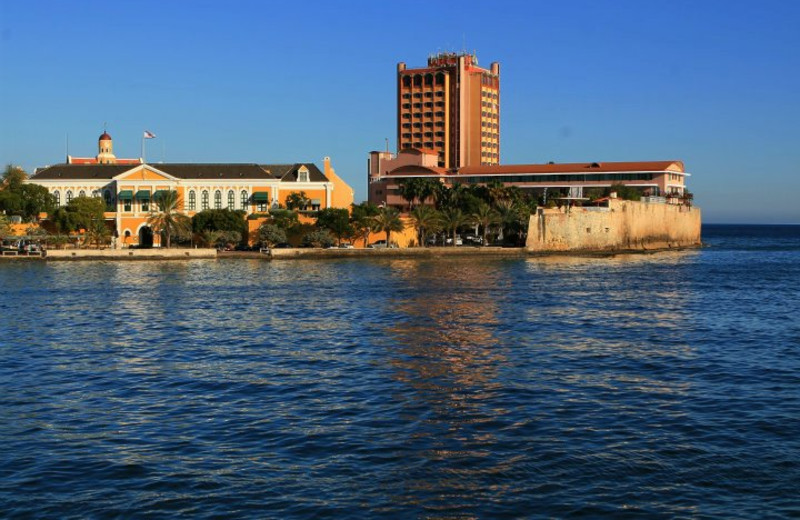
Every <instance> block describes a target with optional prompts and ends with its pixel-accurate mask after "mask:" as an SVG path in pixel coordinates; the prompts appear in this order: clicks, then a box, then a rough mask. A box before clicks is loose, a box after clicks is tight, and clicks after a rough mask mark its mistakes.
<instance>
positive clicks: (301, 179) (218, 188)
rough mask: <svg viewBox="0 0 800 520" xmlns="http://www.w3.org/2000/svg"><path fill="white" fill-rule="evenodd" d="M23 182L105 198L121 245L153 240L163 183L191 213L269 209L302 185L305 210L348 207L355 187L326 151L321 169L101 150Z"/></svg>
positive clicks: (60, 197) (65, 194)
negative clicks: (126, 157)
mask: <svg viewBox="0 0 800 520" xmlns="http://www.w3.org/2000/svg"><path fill="white" fill-rule="evenodd" d="M103 135H104V136H107V137H108V139H104V138H103V136H101V139H100V143H101V146H102V147H103V149H105V150H108V151H109V152H110V151H111V150H112V149H111V148H110V146H109V147H106V146H105V144H106V143H104V141H108V142H109V143H110V141H111V139H110V136H108V134H106V133H105V132H104V134H103ZM103 153H104V152H103V151H102V150H101V152H100V154H99V155H101V154H103ZM105 153H108V152H105ZM28 182H31V183H34V184H38V185H41V186H44V187H46V188H47V189H48V191H49V192H50V194H51V195H52V196H53V197H54V199H55V201H56V204H57V205H58V206H66V205H67V204H69V202H70V201H71V200H72V199H74V198H76V197H82V196H86V197H99V198H102V199H103V200H104V201H105V204H106V213H105V218H106V222H107V224H108V225H109V227H111V228H112V229H113V230H114V236H115V238H117V239H118V240H117V241H116V243H117V244H118V245H119V246H121V247H122V246H128V245H150V244H149V243H148V242H149V241H150V239H151V236H152V233H151V230H150V229H149V227H148V225H147V219H148V217H149V216H150V215H151V214H152V213H153V212H154V211H155V210H156V209H157V208H156V205H155V199H156V196H157V194H158V193H159V192H161V191H177V192H178V195H179V198H180V203H179V207H178V210H179V211H181V212H183V213H185V214H186V215H188V216H192V215H194V214H196V213H197V212H200V211H203V210H206V209H231V210H241V211H244V213H245V214H246V215H248V216H249V215H252V214H255V213H266V212H268V211H269V209H270V208H274V207H278V206H279V205H283V206H285V205H286V199H287V197H289V195H291V194H292V193H299V192H304V193H305V195H306V197H307V199H308V207H307V208H305V209H307V210H310V211H313V210H319V209H324V208H331V207H337V208H349V207H350V205H351V204H352V202H353V190H352V188H350V186H348V185H347V184H346V183H345V182H344V181H343V180H342V179H341V178H339V176H338V175H336V172H335V171H334V169H333V168H332V167H331V162H330V159H329V158H328V157H325V158H324V160H323V169H322V170H320V169H319V168H318V167H317V166H316V165H315V164H314V163H292V164H239V163H231V164H224V163H222V164H208V163H158V164H147V163H142V162H135V163H128V162H125V163H120V162H119V161H117V162H113V161H112V160H111V159H109V158H108V157H107V156H105V158H104V160H97V161H95V162H90V163H84V162H71V163H70V162H67V163H65V164H57V165H54V166H48V167H45V168H39V169H37V170H36V173H35V174H34V175H33V176H32V177H31V178H30V179H29V181H28ZM155 245H158V238H157V237H156V240H155Z"/></svg>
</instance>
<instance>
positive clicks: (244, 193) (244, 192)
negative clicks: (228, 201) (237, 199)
mask: <svg viewBox="0 0 800 520" xmlns="http://www.w3.org/2000/svg"><path fill="white" fill-rule="evenodd" d="M241 197H242V209H243V210H245V211H247V206H249V204H248V203H249V202H250V196H249V195H248V194H247V190H242V193H241Z"/></svg>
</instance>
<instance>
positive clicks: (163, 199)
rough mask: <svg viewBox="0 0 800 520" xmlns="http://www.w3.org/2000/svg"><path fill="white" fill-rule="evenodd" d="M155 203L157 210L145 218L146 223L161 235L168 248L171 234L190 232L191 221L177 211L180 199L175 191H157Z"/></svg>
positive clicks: (181, 234)
mask: <svg viewBox="0 0 800 520" xmlns="http://www.w3.org/2000/svg"><path fill="white" fill-rule="evenodd" d="M155 203H156V207H157V208H158V211H156V212H153V213H152V214H151V215H150V216H149V217H148V218H147V225H148V226H150V227H151V228H152V229H153V232H155V233H161V234H162V235H163V237H164V244H165V245H166V247H167V248H169V247H170V245H171V240H172V237H173V236H176V237H185V236H187V235H188V234H189V233H191V231H192V221H191V220H190V219H189V217H187V216H186V215H184V214H183V213H181V212H180V211H178V207H179V206H180V205H181V199H180V196H179V195H178V192H177V191H174V190H170V191H166V192H159V193H157V194H156V197H155Z"/></svg>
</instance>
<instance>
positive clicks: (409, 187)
mask: <svg viewBox="0 0 800 520" xmlns="http://www.w3.org/2000/svg"><path fill="white" fill-rule="evenodd" d="M418 181H419V179H417V178H411V179H403V180H402V181H400V183H399V184H400V186H398V189H397V192H398V193H399V195H400V196H401V197H403V200H404V201H406V202H408V207H409V208H412V207H414V201H415V200H416V198H417V195H418V193H419V182H418Z"/></svg>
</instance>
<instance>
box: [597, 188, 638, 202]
mask: <svg viewBox="0 0 800 520" xmlns="http://www.w3.org/2000/svg"><path fill="white" fill-rule="evenodd" d="M612 192H617V198H620V199H624V200H637V201H638V200H639V199H640V198H641V197H642V193H641V192H640V191H639V190H637V189H636V188H634V187H632V186H626V185H625V184H612V185H611V186H610V187H609V188H607V189H606V195H608V194H610V193H612Z"/></svg>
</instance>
